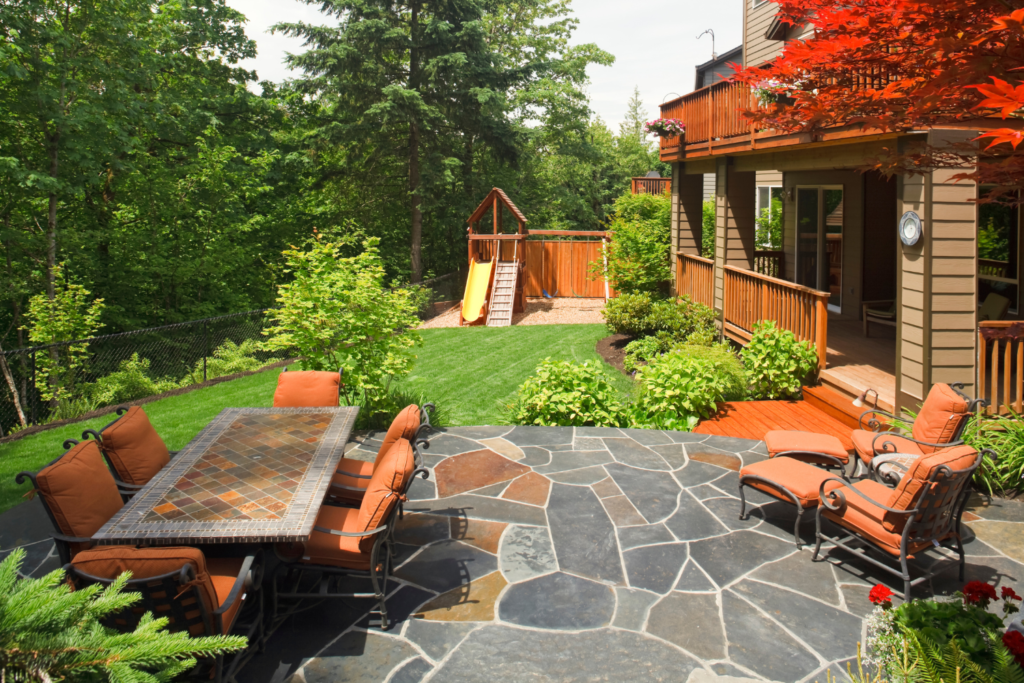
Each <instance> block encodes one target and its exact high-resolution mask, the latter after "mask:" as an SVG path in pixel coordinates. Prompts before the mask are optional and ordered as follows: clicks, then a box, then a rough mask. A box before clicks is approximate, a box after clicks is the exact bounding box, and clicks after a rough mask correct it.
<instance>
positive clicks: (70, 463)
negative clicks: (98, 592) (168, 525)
mask: <svg viewBox="0 0 1024 683" xmlns="http://www.w3.org/2000/svg"><path fill="white" fill-rule="evenodd" d="M69 443H70V444H72V446H71V449H70V450H68V451H66V452H65V453H64V454H63V455H61V456H60V457H59V458H57V459H56V460H54V461H53V462H51V463H50V464H48V465H47V466H46V467H44V468H43V469H41V470H39V471H38V472H20V473H19V474H18V476H17V477H15V479H14V481H15V482H16V483H18V484H22V483H24V482H25V480H26V479H27V480H30V481H31V482H32V486H33V491H35V492H36V493H38V494H39V496H40V499H41V500H42V503H43V509H44V510H46V514H47V516H48V517H49V518H50V521H51V522H52V523H53V528H54V529H55V530H56V531H55V533H54V534H53V542H54V545H56V547H57V554H58V556H59V557H60V561H61V563H62V564H67V563H68V562H70V561H71V559H72V558H73V557H74V556H75V555H77V554H78V553H79V552H81V551H83V550H87V549H88V548H90V547H92V545H93V539H92V536H93V534H95V533H96V532H97V531H99V530H100V527H102V526H103V525H104V524H106V523H107V522H108V521H110V518H111V517H113V516H114V514H115V513H116V512H117V511H118V510H120V509H121V508H122V507H123V506H124V501H125V495H126V494H122V492H121V491H120V490H119V489H118V486H117V482H116V481H114V475H112V474H111V473H110V470H109V469H107V465H106V463H105V462H104V461H103V455H102V454H101V453H100V449H99V445H98V444H97V443H96V442H95V441H83V442H81V443H78V442H75V441H68V442H65V445H67V444H69Z"/></svg>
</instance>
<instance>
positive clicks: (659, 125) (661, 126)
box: [645, 119, 686, 138]
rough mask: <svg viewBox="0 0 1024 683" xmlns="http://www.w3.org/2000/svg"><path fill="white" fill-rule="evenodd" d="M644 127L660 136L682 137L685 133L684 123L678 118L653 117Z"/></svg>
mask: <svg viewBox="0 0 1024 683" xmlns="http://www.w3.org/2000/svg"><path fill="white" fill-rule="evenodd" d="M645 128H646V129H647V132H648V133H654V134H655V135H657V136H658V137H660V138H674V137H680V138H682V137H684V136H685V135H686V124H685V123H683V122H682V121H680V120H679V119H654V120H653V121H648V122H647V123H646V124H645Z"/></svg>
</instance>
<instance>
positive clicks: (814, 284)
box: [796, 187, 843, 313]
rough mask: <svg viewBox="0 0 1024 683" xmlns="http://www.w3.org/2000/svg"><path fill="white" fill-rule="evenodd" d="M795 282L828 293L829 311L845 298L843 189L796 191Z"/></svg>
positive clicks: (812, 188)
mask: <svg viewBox="0 0 1024 683" xmlns="http://www.w3.org/2000/svg"><path fill="white" fill-rule="evenodd" d="M796 282H797V284H800V285H803V286H805V287H811V288H813V289H817V290H820V291H823V292H829V293H830V295H831V296H830V297H829V300H828V307H829V310H832V311H834V312H836V313H838V312H839V310H840V306H841V305H842V296H843V188H841V187H798V188H797V190H796Z"/></svg>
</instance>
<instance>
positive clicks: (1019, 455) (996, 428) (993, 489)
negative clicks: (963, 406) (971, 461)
mask: <svg viewBox="0 0 1024 683" xmlns="http://www.w3.org/2000/svg"><path fill="white" fill-rule="evenodd" d="M963 439H964V441H966V442H967V443H968V444H970V445H971V446H973V447H974V448H976V449H978V450H979V451H980V450H982V449H984V448H991V449H992V450H993V451H995V452H996V455H997V456H998V457H997V459H996V460H995V461H994V462H993V460H992V459H991V458H989V457H988V456H987V455H986V456H985V460H984V462H983V463H982V466H981V467H980V468H978V471H977V472H976V473H975V475H974V480H975V481H976V482H978V483H980V484H981V485H982V486H984V487H985V489H986V490H988V492H989V493H990V494H998V495H1004V496H1005V495H1009V494H1011V493H1012V492H1014V491H1024V479H1021V477H1024V422H1021V416H1020V415H1016V414H1013V413H1011V414H1010V415H1000V416H992V417H981V416H979V417H974V418H971V421H970V422H969V423H968V424H967V428H966V429H965V430H964V434H963Z"/></svg>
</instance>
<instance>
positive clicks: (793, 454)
mask: <svg viewBox="0 0 1024 683" xmlns="http://www.w3.org/2000/svg"><path fill="white" fill-rule="evenodd" d="M801 455H813V456H814V457H815V458H819V459H821V460H827V461H829V462H830V463H832V465H833V466H834V467H838V468H839V469H840V470H845V468H846V463H844V462H843V461H842V460H840V459H839V458H837V457H836V456H834V455H829V454H828V453H818V452H817V451H782V452H781V453H776V454H775V457H776V458H793V459H794V460H800V456H801ZM844 478H845V477H844Z"/></svg>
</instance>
